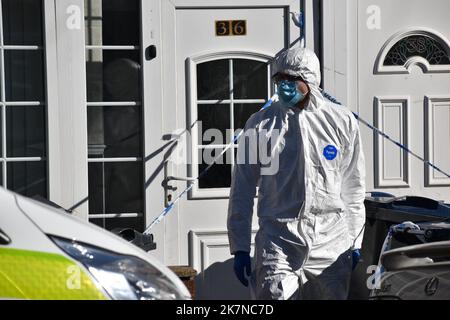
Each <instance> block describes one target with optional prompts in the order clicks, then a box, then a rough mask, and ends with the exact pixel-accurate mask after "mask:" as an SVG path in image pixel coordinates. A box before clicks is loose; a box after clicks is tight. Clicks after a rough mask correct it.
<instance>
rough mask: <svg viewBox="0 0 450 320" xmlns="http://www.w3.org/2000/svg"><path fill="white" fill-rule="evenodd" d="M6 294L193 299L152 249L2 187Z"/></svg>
mask: <svg viewBox="0 0 450 320" xmlns="http://www.w3.org/2000/svg"><path fill="white" fill-rule="evenodd" d="M0 204H1V205H0V298H2V299H70V300H71V299H82V300H90V299H121V300H122V299H123V300H125V299H133V300H134V299H149V300H159V299H164V300H172V299H190V298H191V296H190V294H189V291H188V290H187V288H186V287H185V286H184V284H183V283H182V282H181V280H180V279H179V278H178V277H177V276H176V275H175V274H174V273H173V272H172V271H170V270H169V269H168V268H167V267H165V266H163V265H162V264H161V263H159V262H158V261H156V259H155V258H153V257H152V256H150V255H149V254H148V253H147V252H145V251H143V250H141V249H139V248H138V247H136V246H134V245H132V244H130V243H128V242H127V241H125V240H124V239H122V238H120V237H118V236H116V235H114V234H112V233H111V232H108V231H106V230H104V229H101V228H99V227H97V226H95V225H93V224H90V223H88V222H85V221H81V220H79V219H78V218H76V217H74V216H71V215H68V214H66V213H65V212H64V211H63V210H59V209H56V208H53V207H51V206H48V205H46V204H43V203H41V202H38V201H36V200H33V199H30V198H26V197H23V196H20V195H18V194H16V193H13V192H10V191H7V190H5V189H3V188H0Z"/></svg>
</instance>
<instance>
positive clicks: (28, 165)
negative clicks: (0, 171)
mask: <svg viewBox="0 0 450 320" xmlns="http://www.w3.org/2000/svg"><path fill="white" fill-rule="evenodd" d="M7 172H8V173H7V178H8V179H7V180H8V186H7V187H8V189H9V190H12V191H15V192H17V193H20V194H22V195H24V196H28V197H33V196H36V195H39V196H41V197H43V198H47V163H46V162H45V161H39V162H9V163H8V166H7Z"/></svg>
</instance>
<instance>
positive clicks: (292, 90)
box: [278, 80, 305, 106]
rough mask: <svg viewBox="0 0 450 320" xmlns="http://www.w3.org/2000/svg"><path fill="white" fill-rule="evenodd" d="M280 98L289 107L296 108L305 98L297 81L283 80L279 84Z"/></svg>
mask: <svg viewBox="0 0 450 320" xmlns="http://www.w3.org/2000/svg"><path fill="white" fill-rule="evenodd" d="M278 96H279V97H280V99H281V100H283V101H284V102H286V103H287V104H288V105H289V106H294V105H296V104H297V103H299V102H300V101H302V100H303V99H304V98H305V95H304V94H303V93H301V92H300V91H299V90H298V88H297V84H296V83H295V81H288V80H281V81H280V82H279V83H278Z"/></svg>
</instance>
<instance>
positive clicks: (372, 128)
mask: <svg viewBox="0 0 450 320" xmlns="http://www.w3.org/2000/svg"><path fill="white" fill-rule="evenodd" d="M320 90H321V92H322V95H323V96H324V97H325V98H327V99H328V100H330V101H331V102H333V103H335V104H337V105H342V103H341V102H339V101H338V100H337V99H336V98H334V97H333V96H332V95H330V94H328V93H327V92H325V91H324V90H323V89H320ZM277 99H278V94H276V93H275V94H274V95H273V96H272V97H271V98H270V99H269V100H267V102H266V103H265V104H264V105H263V106H262V107H261V109H260V110H259V111H261V110H264V109H267V108H268V107H270V106H271V105H272V103H273V102H274V101H276V100H277ZM352 113H353V115H354V116H355V118H356V119H357V120H358V121H360V122H361V123H363V124H365V125H366V126H367V127H369V128H370V129H371V130H373V131H375V132H376V133H378V134H379V135H381V136H382V137H384V138H386V139H387V140H389V141H391V142H392V143H394V144H395V145H397V146H398V147H399V148H401V149H402V150H405V151H406V152H408V153H410V154H411V155H413V156H414V157H416V158H417V159H419V160H421V161H422V162H424V163H426V164H427V165H429V166H430V167H432V168H433V169H435V170H437V171H439V172H440V173H442V174H444V175H445V176H447V177H448V178H450V175H449V174H448V173H446V172H444V171H442V170H441V169H440V168H438V167H437V166H436V165H434V164H433V163H431V162H430V161H428V160H426V159H425V158H423V157H421V156H419V155H418V154H416V153H415V152H413V151H412V150H410V149H408V148H407V147H406V146H404V145H402V144H401V143H399V142H398V141H395V140H394V139H392V138H391V137H389V136H388V135H387V134H386V133H384V132H383V131H381V130H380V129H378V128H376V127H374V126H373V125H371V124H370V123H368V122H367V121H365V120H364V119H362V118H361V117H360V116H359V115H358V114H357V113H355V112H352ZM243 132H244V130H241V131H240V132H239V134H238V135H236V136H235V137H234V139H233V141H232V142H231V143H229V144H228V145H227V146H226V147H225V148H224V149H223V150H222V152H221V153H220V154H219V155H218V156H217V157H216V158H215V159H214V160H213V161H212V162H211V163H210V164H209V165H208V166H207V167H206V168H205V169H204V170H203V171H202V172H201V173H200V174H199V175H198V177H197V178H195V180H193V181H192V183H191V184H190V185H189V186H188V187H186V188H185V189H184V190H183V191H182V192H181V193H180V194H179V195H178V196H177V197H176V198H175V199H174V200H173V201H172V202H171V203H169V205H168V206H167V207H166V208H165V209H164V210H163V211H162V212H161V213H160V214H159V215H158V216H157V217H156V218H155V219H154V220H153V221H152V223H150V225H149V226H148V227H147V229H145V231H144V234H149V233H150V230H151V229H152V228H153V227H154V226H155V225H157V224H158V223H160V222H161V221H162V220H163V219H164V217H165V216H166V215H167V214H169V212H170V211H171V210H172V209H173V206H174V205H175V204H176V203H177V202H178V201H179V200H180V199H181V198H182V197H183V195H184V194H185V193H187V192H189V191H190V190H191V189H192V188H193V187H194V185H195V184H196V183H197V182H198V181H199V180H200V178H202V177H203V176H205V175H206V173H207V172H208V170H209V169H210V168H211V167H212V166H213V164H214V163H215V162H216V160H218V159H219V158H220V157H222V155H223V154H225V152H226V151H227V150H228V149H230V148H231V147H232V146H234V144H235V143H236V141H238V140H239V138H240V136H241V135H242V133H243Z"/></svg>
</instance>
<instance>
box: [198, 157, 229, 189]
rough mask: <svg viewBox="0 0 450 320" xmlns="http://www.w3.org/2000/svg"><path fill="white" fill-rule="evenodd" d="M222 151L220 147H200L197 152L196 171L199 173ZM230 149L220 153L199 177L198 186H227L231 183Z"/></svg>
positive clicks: (201, 187)
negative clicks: (197, 163)
mask: <svg viewBox="0 0 450 320" xmlns="http://www.w3.org/2000/svg"><path fill="white" fill-rule="evenodd" d="M222 151H223V148H220V149H200V150H199V152H198V157H199V165H198V172H199V173H201V172H202V171H203V170H205V169H206V167H207V166H208V165H209V164H211V163H213V160H214V159H215V158H216V157H217V156H218V155H219V154H220V153H221V152H222ZM231 161H232V160H231V150H227V152H226V153H225V154H224V155H222V157H220V158H219V159H218V160H217V161H216V162H214V165H213V166H212V167H211V168H210V169H209V170H208V174H206V175H205V176H204V177H202V178H200V179H199V188H200V189H203V188H205V189H207V188H229V187H230V185H231Z"/></svg>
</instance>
